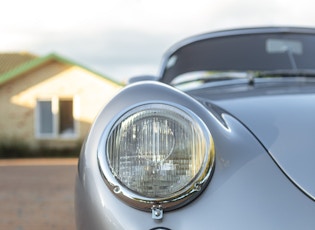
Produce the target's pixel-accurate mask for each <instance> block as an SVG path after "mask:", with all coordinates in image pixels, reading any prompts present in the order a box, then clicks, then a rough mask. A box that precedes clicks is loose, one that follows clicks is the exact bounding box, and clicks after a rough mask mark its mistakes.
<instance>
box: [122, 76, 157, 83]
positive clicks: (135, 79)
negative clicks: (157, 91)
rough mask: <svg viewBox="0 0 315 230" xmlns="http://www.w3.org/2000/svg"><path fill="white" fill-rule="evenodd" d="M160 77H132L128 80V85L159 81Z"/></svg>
mask: <svg viewBox="0 0 315 230" xmlns="http://www.w3.org/2000/svg"><path fill="white" fill-rule="evenodd" d="M157 79H158V77H156V76H152V75H141V76H136V77H132V78H130V79H129V80H128V84H131V83H135V82H139V81H157Z"/></svg>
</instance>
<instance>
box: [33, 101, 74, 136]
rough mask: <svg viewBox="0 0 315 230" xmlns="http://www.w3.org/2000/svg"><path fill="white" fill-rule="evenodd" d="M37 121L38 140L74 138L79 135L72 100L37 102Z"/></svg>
mask: <svg viewBox="0 0 315 230" xmlns="http://www.w3.org/2000/svg"><path fill="white" fill-rule="evenodd" d="M35 120H36V121H35V125H36V136H37V137H38V138H73V137H76V135H77V133H76V120H75V118H74V103H73V99H72V98H65V99H64V98H51V99H39V100H37V104H36V118H35Z"/></svg>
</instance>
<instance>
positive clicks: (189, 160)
mask: <svg viewBox="0 0 315 230" xmlns="http://www.w3.org/2000/svg"><path fill="white" fill-rule="evenodd" d="M105 136H106V137H105V138H104V140H103V143H102V144H101V147H100V151H99V163H100V167H101V169H102V171H103V174H104V177H105V179H106V181H107V182H108V184H109V186H111V187H112V189H113V191H114V192H115V193H116V194H121V195H122V196H124V198H126V197H127V199H124V200H125V201H126V202H128V200H130V202H129V203H130V204H131V205H132V206H136V207H137V208H140V209H148V208H151V207H152V205H153V204H154V205H156V204H159V205H164V207H163V208H171V207H172V206H174V205H175V206H178V205H179V203H181V200H186V199H187V198H188V197H190V196H192V195H193V194H194V193H196V192H200V190H201V189H202V187H203V186H204V185H205V184H206V183H205V182H206V181H207V179H208V178H209V177H210V172H211V171H212V166H213V161H214V148H213V143H212V138H211V135H210V132H209V131H208V129H207V127H206V126H205V124H204V123H203V122H202V121H201V120H200V119H199V118H198V117H197V116H196V115H195V114H194V113H192V112H191V111H188V110H187V109H180V108H178V107H174V106H171V105H166V104H146V105H141V106H138V107H136V108H134V109H131V110H130V111H128V112H126V113H125V114H124V115H122V116H121V117H120V118H119V119H118V120H117V121H116V122H115V123H114V124H113V126H112V128H111V129H110V130H109V132H108V134H107V135H105ZM106 172H107V173H106ZM106 174H109V175H106ZM150 206H151V207H150Z"/></svg>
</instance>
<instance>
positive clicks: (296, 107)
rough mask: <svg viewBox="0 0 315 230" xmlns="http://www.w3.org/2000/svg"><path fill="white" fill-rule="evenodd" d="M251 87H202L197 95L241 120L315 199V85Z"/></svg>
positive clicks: (296, 182)
mask: <svg viewBox="0 0 315 230" xmlns="http://www.w3.org/2000/svg"><path fill="white" fill-rule="evenodd" d="M254 88H255V87H250V86H245V87H239V86H238V87H234V88H233V89H231V88H229V90H228V91H226V92H224V91H225V89H224V88H223V89H212V90H211V89H209V90H207V89H204V90H201V91H198V93H197V94H198V95H197V97H198V98H199V99H201V100H202V101H203V102H204V103H208V105H209V103H210V104H211V105H217V106H218V107H220V108H221V109H223V110H225V111H226V112H227V113H229V114H231V115H232V116H234V117H235V118H236V119H238V120H239V121H240V122H241V123H243V124H244V125H245V126H246V127H247V128H248V129H249V130H250V131H251V132H252V133H253V135H255V136H256V138H257V139H258V140H259V141H260V142H261V143H262V144H263V145H264V147H265V148H266V149H267V150H268V152H269V153H270V155H271V156H272V158H273V159H274V160H275V162H276V163H277V164H278V165H279V167H280V168H281V169H282V171H283V172H284V173H285V174H286V175H287V176H288V177H289V178H290V179H291V180H292V181H293V182H294V183H295V184H296V185H297V186H298V187H299V188H300V189H301V190H302V191H304V192H305V193H306V194H307V195H308V196H309V197H311V198H312V199H314V200H315V180H314V176H315V135H314V132H315V85H313V86H310V85H308V86H306V85H301V84H299V86H298V87H297V86H296V85H294V86H285V87H284V86H282V87H278V86H277V87H261V88H259V87H256V88H255V90H254ZM216 90H218V92H220V93H219V94H217V93H216ZM196 92H197V91H196Z"/></svg>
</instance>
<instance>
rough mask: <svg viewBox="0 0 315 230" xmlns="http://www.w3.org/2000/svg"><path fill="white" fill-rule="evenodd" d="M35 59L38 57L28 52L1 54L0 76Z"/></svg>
mask: <svg viewBox="0 0 315 230" xmlns="http://www.w3.org/2000/svg"><path fill="white" fill-rule="evenodd" d="M35 58H37V56H35V55H33V54H30V53H26V52H23V53H0V75H2V74H4V73H5V72H8V71H9V70H11V69H14V68H16V67H17V66H19V65H21V64H25V63H26V62H29V61H31V60H33V59H35Z"/></svg>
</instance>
